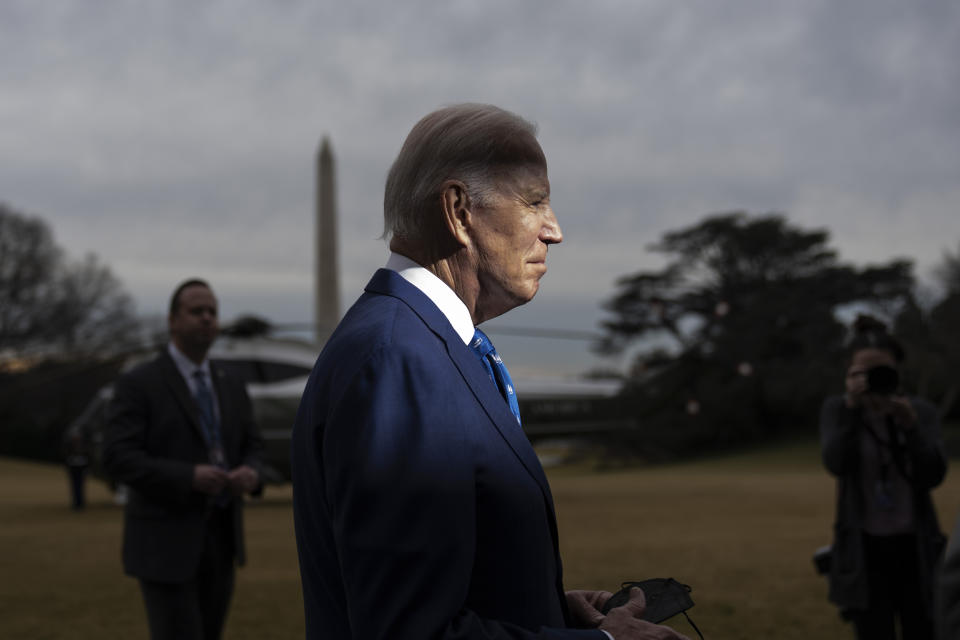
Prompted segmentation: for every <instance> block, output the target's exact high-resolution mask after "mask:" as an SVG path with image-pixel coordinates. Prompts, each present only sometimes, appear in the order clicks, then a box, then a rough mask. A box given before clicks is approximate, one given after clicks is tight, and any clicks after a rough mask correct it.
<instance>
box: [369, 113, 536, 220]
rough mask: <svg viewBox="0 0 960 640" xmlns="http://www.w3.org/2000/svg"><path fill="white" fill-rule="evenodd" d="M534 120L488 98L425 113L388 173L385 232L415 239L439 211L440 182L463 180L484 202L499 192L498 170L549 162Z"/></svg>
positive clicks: (476, 199) (476, 200)
mask: <svg viewBox="0 0 960 640" xmlns="http://www.w3.org/2000/svg"><path fill="white" fill-rule="evenodd" d="M536 133H537V128H536V126H535V125H534V124H533V123H531V122H528V121H527V120H524V119H523V118H521V117H520V116H518V115H516V114H514V113H511V112H510V111H506V110H504V109H501V108H499V107H495V106H493V105H489V104H473V103H468V104H459V105H454V106H450V107H446V108H443V109H439V110H437V111H434V112H433V113H430V114H428V115H426V116H424V117H423V118H422V119H421V120H420V121H419V122H418V123H417V124H416V125H414V127H413V129H411V130H410V133H409V135H407V139H406V140H405V141H404V143H403V147H402V148H401V149H400V153H399V154H398V155H397V159H396V160H394V162H393V166H391V167H390V172H389V173H388V174H387V184H386V188H385V189H384V194H383V237H384V238H389V237H391V236H394V237H401V238H412V239H415V238H417V237H418V235H419V234H420V233H421V232H423V231H424V230H425V229H426V228H427V227H429V226H430V225H429V222H430V220H431V219H432V218H434V217H439V216H438V213H439V211H440V206H439V205H440V199H439V198H440V187H441V186H442V185H443V183H444V182H446V181H447V180H459V181H461V182H463V183H464V184H465V185H466V187H467V195H468V196H469V198H470V199H471V201H472V202H473V203H474V204H476V205H479V206H483V205H484V204H485V203H486V202H487V201H488V200H489V199H490V197H491V196H492V195H493V194H494V193H495V191H496V189H497V185H496V184H495V183H494V175H495V174H496V173H497V171H498V170H503V169H505V168H509V167H511V166H524V165H528V166H529V165H535V166H542V167H546V164H547V161H546V158H545V157H544V155H543V150H542V149H541V148H540V145H539V143H538V142H537V137H536Z"/></svg>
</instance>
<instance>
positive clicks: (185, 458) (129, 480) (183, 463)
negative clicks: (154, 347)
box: [103, 350, 263, 582]
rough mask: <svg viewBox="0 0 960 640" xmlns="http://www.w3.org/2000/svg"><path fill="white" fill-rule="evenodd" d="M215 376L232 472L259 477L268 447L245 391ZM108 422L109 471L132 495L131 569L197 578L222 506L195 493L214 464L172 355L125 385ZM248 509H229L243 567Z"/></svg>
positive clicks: (165, 578) (235, 502) (215, 372)
mask: <svg viewBox="0 0 960 640" xmlns="http://www.w3.org/2000/svg"><path fill="white" fill-rule="evenodd" d="M210 371H211V377H212V379H213V384H214V387H215V390H216V395H217V400H218V404H219V408H220V425H221V426H220V428H221V431H222V435H223V446H224V450H225V454H226V458H227V462H228V466H229V467H230V468H233V467H235V466H237V465H240V464H247V465H249V466H251V467H253V468H254V469H256V470H257V471H259V470H260V458H259V454H260V450H261V449H262V447H263V441H262V440H261V438H260V433H259V431H258V430H257V427H256V425H255V423H254V421H253V411H252V408H251V404H250V398H249V397H248V395H247V391H246V388H245V387H244V385H243V383H242V382H241V381H239V380H236V379H234V378H231V377H230V376H228V375H227V374H226V372H224V371H223V370H222V369H220V368H218V367H217V366H216V365H215V364H214V363H212V362H211V363H210ZM107 420H108V422H107V439H106V443H105V447H104V461H103V463H104V468H105V470H106V472H107V474H108V475H110V476H111V477H112V478H113V479H114V480H116V481H117V482H122V483H124V484H126V485H127V486H128V487H129V488H130V492H129V497H128V500H127V504H126V508H125V512H124V523H125V526H124V536H123V566H124V570H125V571H126V572H127V573H128V574H129V575H132V576H136V577H138V578H141V579H143V580H148V581H155V582H185V581H187V580H189V579H191V578H192V577H193V576H194V575H195V573H196V569H197V565H198V563H199V560H200V553H201V550H202V546H203V532H204V520H205V518H206V516H207V512H208V510H210V509H216V508H220V507H216V506H214V504H213V499H212V498H211V497H210V496H207V495H205V494H202V493H199V492H197V491H195V490H194V489H193V467H194V465H197V464H207V463H209V455H208V452H207V445H206V442H205V441H204V438H203V430H202V427H201V424H200V411H199V409H198V407H197V404H196V402H195V400H194V398H193V396H192V395H191V393H190V389H189V387H187V383H186V381H184V379H183V376H181V375H180V372H179V371H178V370H177V366H176V364H174V361H173V358H171V357H170V354H169V353H168V352H167V351H166V350H164V351H163V352H162V353H161V354H160V355H159V356H158V357H157V358H156V359H155V360H153V361H151V362H148V363H146V364H144V365H141V366H139V367H137V368H136V369H134V370H133V371H131V372H129V373H127V374H125V375H124V376H122V377H121V378H120V380H119V381H118V382H117V384H116V387H115V390H114V397H113V401H112V402H111V405H110V410H109V413H108V418H107ZM242 507H243V500H242V499H241V498H239V497H235V498H233V499H232V500H231V501H230V504H229V505H228V506H227V507H226V508H227V509H230V510H231V512H232V514H231V515H232V520H233V539H234V552H235V556H236V558H237V561H238V563H239V564H243V562H244V559H245V554H244V540H243V519H242Z"/></svg>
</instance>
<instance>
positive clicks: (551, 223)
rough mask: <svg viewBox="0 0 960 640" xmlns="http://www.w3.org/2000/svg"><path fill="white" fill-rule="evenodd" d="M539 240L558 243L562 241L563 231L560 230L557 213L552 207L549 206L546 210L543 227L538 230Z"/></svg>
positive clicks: (545, 242)
mask: <svg viewBox="0 0 960 640" xmlns="http://www.w3.org/2000/svg"><path fill="white" fill-rule="evenodd" d="M540 240H541V241H542V242H543V243H544V244H560V243H561V242H563V231H561V230H560V223H559V222H558V221H557V215H556V214H555V213H554V212H553V207H549V208H548V211H547V212H546V218H545V219H544V222H543V228H542V229H541V230H540Z"/></svg>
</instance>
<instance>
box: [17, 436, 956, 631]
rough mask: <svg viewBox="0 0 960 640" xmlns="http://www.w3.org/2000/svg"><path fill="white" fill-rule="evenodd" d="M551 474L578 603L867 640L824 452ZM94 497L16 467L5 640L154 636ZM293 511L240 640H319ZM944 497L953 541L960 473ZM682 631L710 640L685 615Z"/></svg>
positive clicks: (93, 488)
mask: <svg viewBox="0 0 960 640" xmlns="http://www.w3.org/2000/svg"><path fill="white" fill-rule="evenodd" d="M548 475H549V476H550V481H551V484H552V487H553V491H554V498H555V501H556V505H557V512H558V517H559V521H560V537H561V545H562V551H563V558H564V571H565V582H566V585H567V587H568V588H606V589H613V588H615V587H616V586H617V585H619V583H620V582H621V581H622V580H627V579H643V578H650V577H674V578H676V579H678V580H680V581H681V582H685V583H687V584H690V585H691V586H692V587H693V593H692V594H691V595H692V596H693V598H694V600H695V602H696V603H697V604H696V606H695V607H694V608H693V609H691V610H690V614H691V617H692V618H693V619H694V621H696V623H697V625H698V626H699V627H700V629H701V630H702V631H703V633H704V635H705V637H706V638H708V639H709V640H717V639H724V640H735V639H740V638H743V639H750V640H755V639H756V638H777V639H778V640H780V639H784V640H786V639H791V638H795V639H797V640H831V639H833V638H850V637H852V635H851V633H850V630H849V629H848V628H847V626H846V625H845V624H843V623H842V622H841V621H840V620H839V618H838V616H837V613H836V610H835V609H834V608H833V607H832V606H831V605H829V604H828V603H827V600H826V582H825V580H824V579H823V578H822V577H820V576H817V575H816V574H815V573H814V571H813V566H812V563H811V554H812V552H813V550H814V549H815V548H816V547H818V546H820V545H823V544H826V543H828V542H829V540H830V528H831V522H832V517H833V499H834V494H833V491H834V488H833V481H832V480H831V479H830V478H829V477H828V476H827V475H826V473H825V472H824V471H823V470H822V468H821V466H820V462H819V454H818V451H817V449H816V445H813V444H803V445H795V446H781V447H777V448H775V449H769V450H759V451H753V452H749V453H744V454H738V455H729V456H723V457H717V458H713V459H705V460H698V461H695V462H689V463H683V464H675V465H666V466H657V467H653V468H648V469H631V470H622V471H606V472H597V471H595V470H594V469H593V468H592V467H588V466H568V467H559V468H555V469H551V470H550V471H549V473H548ZM88 495H89V502H90V504H89V507H88V508H87V510H86V511H83V512H80V513H75V512H73V511H71V510H70V509H68V507H67V482H66V474H65V472H64V471H63V470H62V469H61V468H59V467H56V466H50V465H41V464H32V463H28V462H22V461H15V460H11V459H5V458H0V576H2V579H0V638H3V639H16V638H24V639H30V640H42V639H47V638H49V639H60V638H63V639H71V640H72V639H77V640H84V639H87V638H89V639H94V638H96V639H102V640H109V639H112V638H118V639H119V638H123V639H134V638H145V637H146V631H145V629H146V622H145V616H144V613H143V605H142V603H141V601H140V594H139V591H138V588H137V585H136V582H135V581H134V580H133V579H130V578H127V577H125V576H124V575H123V573H122V571H121V568H120V535H121V527H122V522H121V520H122V510H121V509H120V508H119V507H117V506H115V505H114V504H113V502H112V498H111V495H110V494H109V492H108V491H107V490H106V488H105V487H104V485H103V484H101V483H100V482H98V481H92V482H90V483H89V485H88ZM290 496H291V493H290V488H289V487H282V488H276V487H271V488H268V490H267V493H266V496H265V498H264V499H263V500H261V501H259V502H256V503H253V504H251V505H250V507H249V509H248V510H247V543H248V555H249V564H248V566H247V567H245V568H244V569H242V570H241V571H240V572H239V573H238V579H237V590H236V595H235V597H234V601H233V607H232V609H231V613H230V618H229V620H228V624H227V629H226V633H225V638H227V640H233V639H251V640H252V639H258V640H259V639H263V638H271V639H273V638H282V639H285V638H301V637H303V613H302V599H301V592H300V583H299V577H298V571H297V558H296V547H295V543H294V536H293V517H292V510H291V501H290ZM934 496H935V499H936V502H937V505H938V509H939V511H940V514H941V519H942V522H943V526H944V528H945V529H949V528H950V525H951V524H952V522H953V519H954V517H955V515H956V514H957V513H958V512H960V474H958V475H957V476H954V475H951V474H948V477H947V480H946V481H945V482H944V484H943V486H941V487H940V488H939V489H937V490H936V491H935V493H934ZM438 588H442V586H440V585H438ZM671 624H673V625H675V626H676V627H677V628H678V629H679V630H681V631H682V632H684V633H687V634H688V635H691V636H693V635H694V634H693V632H692V630H691V629H690V627H689V626H688V625H687V623H686V621H685V620H683V618H682V616H681V617H679V618H674V619H673V620H672V621H671Z"/></svg>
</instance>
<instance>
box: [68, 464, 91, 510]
mask: <svg viewBox="0 0 960 640" xmlns="http://www.w3.org/2000/svg"><path fill="white" fill-rule="evenodd" d="M67 474H68V475H69V477H70V506H71V507H73V508H74V509H77V510H80V509H83V508H84V506H86V499H85V497H84V491H83V488H84V487H83V484H84V482H85V481H86V479H87V465H76V464H68V465H67Z"/></svg>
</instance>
